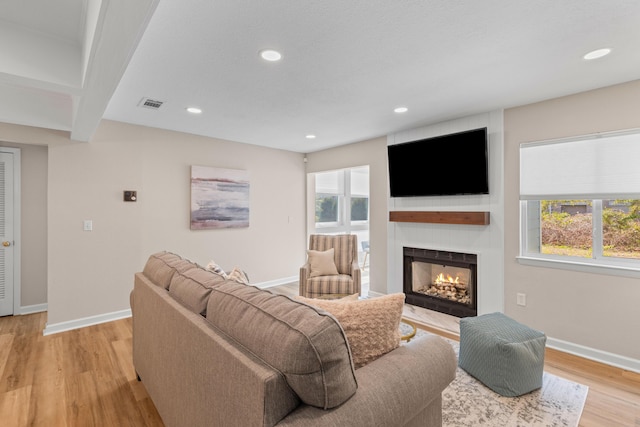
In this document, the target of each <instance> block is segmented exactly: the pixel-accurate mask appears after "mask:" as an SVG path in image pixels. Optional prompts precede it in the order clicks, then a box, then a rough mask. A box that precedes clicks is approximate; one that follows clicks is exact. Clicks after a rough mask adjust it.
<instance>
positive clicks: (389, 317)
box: [296, 293, 405, 369]
mask: <svg viewBox="0 0 640 427" xmlns="http://www.w3.org/2000/svg"><path fill="white" fill-rule="evenodd" d="M296 298H297V299H298V300H299V301H302V302H304V303H306V304H309V305H312V306H314V307H318V308H321V309H323V310H325V311H327V312H329V313H331V314H332V315H333V316H334V317H335V318H336V319H337V320H338V322H339V323H340V325H341V326H342V329H344V332H345V334H346V336H347V341H348V342H349V347H350V348H351V357H352V358H353V364H354V366H355V368H356V369H358V368H361V367H362V366H364V365H366V364H367V363H370V362H372V361H374V360H375V359H377V358H378V357H380V356H382V355H383V354H386V353H388V352H390V351H391V350H393V349H395V348H397V347H398V346H399V345H400V319H401V318H402V309H403V307H404V298H405V295H404V294H403V293H396V294H389V295H384V296H381V297H377V298H370V299H363V300H357V301H353V300H344V299H337V300H321V299H313V298H304V297H296Z"/></svg>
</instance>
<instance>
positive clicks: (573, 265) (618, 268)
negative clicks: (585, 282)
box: [516, 255, 640, 278]
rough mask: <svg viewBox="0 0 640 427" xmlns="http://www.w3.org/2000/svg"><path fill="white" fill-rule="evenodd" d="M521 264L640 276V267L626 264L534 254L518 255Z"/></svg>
mask: <svg viewBox="0 0 640 427" xmlns="http://www.w3.org/2000/svg"><path fill="white" fill-rule="evenodd" d="M516 260H517V261H518V263H519V264H522V265H530V266H532V267H546V268H558V269H561V270H572V271H580V272H583V273H594V274H604V275H607V276H622V277H632V278H640V268H639V267H632V266H624V265H612V264H609V265H601V264H591V263H588V262H580V261H574V260H558V259H549V258H537V257H533V256H524V255H521V256H517V257H516Z"/></svg>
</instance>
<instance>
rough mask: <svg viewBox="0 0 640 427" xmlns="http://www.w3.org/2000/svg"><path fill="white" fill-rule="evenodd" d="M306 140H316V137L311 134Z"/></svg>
mask: <svg viewBox="0 0 640 427" xmlns="http://www.w3.org/2000/svg"><path fill="white" fill-rule="evenodd" d="M305 138H307V139H316V136H315V135H311V134H310V135H307V136H305Z"/></svg>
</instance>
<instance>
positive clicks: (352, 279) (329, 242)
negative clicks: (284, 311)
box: [300, 234, 361, 298]
mask: <svg viewBox="0 0 640 427" xmlns="http://www.w3.org/2000/svg"><path fill="white" fill-rule="evenodd" d="M332 248H333V250H334V262H335V266H336V269H337V272H338V274H331V275H327V276H315V277H311V276H312V274H311V264H310V262H309V259H307V262H306V263H305V265H303V266H302V267H301V268H300V295H301V296H303V297H306V298H332V297H341V296H346V295H352V294H358V295H359V294H360V292H361V284H360V283H361V282H360V266H359V265H358V236H356V235H355V234H339V235H328V234H312V235H311V236H309V249H310V250H312V251H320V252H322V251H327V250H330V249H332Z"/></svg>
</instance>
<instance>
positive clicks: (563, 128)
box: [504, 80, 640, 372]
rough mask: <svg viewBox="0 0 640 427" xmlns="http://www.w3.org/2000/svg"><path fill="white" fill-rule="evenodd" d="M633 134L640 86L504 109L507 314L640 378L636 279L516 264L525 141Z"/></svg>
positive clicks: (639, 122) (554, 341) (639, 116)
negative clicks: (520, 299) (521, 300)
mask: <svg viewBox="0 0 640 427" xmlns="http://www.w3.org/2000/svg"><path fill="white" fill-rule="evenodd" d="M631 128H640V80H636V81H633V82H629V83H626V84H621V85H616V86H611V87H608V88H602V89H598V90H594V91H590V92H584V93H579V94H576V95H571V96H567V97H563V98H557V99H552V100H549V101H544V102H540V103H536V104H531V105H526V106H522V107H517V108H511V109H508V110H505V218H506V221H505V241H504V250H505V302H506V303H505V312H506V313H507V314H508V315H510V316H512V317H514V318H515V319H517V320H519V321H521V322H523V323H527V324H530V325H532V326H533V327H536V328H538V329H540V330H543V331H545V332H546V333H547V335H548V337H550V339H549V340H548V342H547V343H548V345H551V346H553V347H556V348H559V349H562V350H565V351H569V352H572V353H577V354H581V355H583V356H587V357H591V358H593V359H596V360H601V361H604V362H606V363H609V364H614V365H618V366H623V367H627V368H630V369H634V370H636V371H638V372H640V344H639V341H638V337H639V336H640V335H639V332H638V331H640V316H639V315H638V312H639V310H638V307H639V305H640V281H639V280H638V279H637V278H628V277H620V276H615V275H604V274H594V273H587V272H579V271H570V270H561V269H553V268H545V267H534V266H528V265H521V264H519V263H518V262H517V260H516V257H517V256H518V254H519V180H520V172H519V147H520V143H522V142H529V141H538V140H545V139H555V138H562V137H570V136H577V135H585V134H590V133H596V132H606V131H614V130H623V129H631ZM519 292H521V293H525V294H526V295H527V305H526V306H525V307H521V306H518V305H516V293H519Z"/></svg>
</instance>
